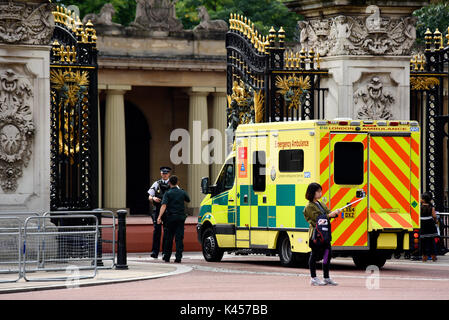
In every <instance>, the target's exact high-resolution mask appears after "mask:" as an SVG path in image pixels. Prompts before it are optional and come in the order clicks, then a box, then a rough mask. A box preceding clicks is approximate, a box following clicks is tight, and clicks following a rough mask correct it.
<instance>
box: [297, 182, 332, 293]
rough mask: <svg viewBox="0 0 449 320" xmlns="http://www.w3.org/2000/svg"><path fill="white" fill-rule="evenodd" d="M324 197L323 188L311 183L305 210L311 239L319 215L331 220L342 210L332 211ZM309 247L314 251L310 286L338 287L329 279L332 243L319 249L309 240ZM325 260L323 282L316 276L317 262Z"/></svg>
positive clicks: (310, 262)
mask: <svg viewBox="0 0 449 320" xmlns="http://www.w3.org/2000/svg"><path fill="white" fill-rule="evenodd" d="M321 196H322V188H321V185H319V184H318V183H315V182H313V183H311V184H309V186H308V187H307V191H306V199H307V200H309V203H308V204H307V206H306V207H305V208H304V217H305V218H306V221H307V222H308V223H309V225H310V227H309V239H310V237H311V235H312V232H313V229H314V228H315V226H316V221H317V218H318V216H319V215H321V214H325V215H326V216H327V218H328V220H330V218H335V217H338V215H339V213H340V210H335V211H332V212H331V211H330V210H329V209H328V208H327V207H326V205H325V204H323V203H321V202H320V201H319V200H320V198H321ZM309 246H310V248H311V249H312V252H311V253H310V258H309V268H310V276H311V278H312V279H311V280H310V284H311V285H313V286H323V285H333V286H336V285H337V283H336V282H335V281H333V280H332V279H331V278H329V267H330V261H331V245H330V243H328V244H326V245H325V246H323V247H317V246H315V245H313V242H312V241H311V240H309ZM321 257H322V259H323V276H324V281H321V280H320V279H319V278H318V277H317V276H316V263H317V261H319V260H321Z"/></svg>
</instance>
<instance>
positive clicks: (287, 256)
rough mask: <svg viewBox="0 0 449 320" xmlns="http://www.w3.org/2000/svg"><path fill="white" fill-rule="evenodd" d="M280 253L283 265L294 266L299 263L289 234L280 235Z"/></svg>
mask: <svg viewBox="0 0 449 320" xmlns="http://www.w3.org/2000/svg"><path fill="white" fill-rule="evenodd" d="M278 254H279V259H280V260H281V265H282V266H283V267H294V266H296V265H297V256H296V254H295V253H294V252H292V247H291V245H290V239H289V238H288V235H287V234H283V235H281V236H280V237H279V240H278Z"/></svg>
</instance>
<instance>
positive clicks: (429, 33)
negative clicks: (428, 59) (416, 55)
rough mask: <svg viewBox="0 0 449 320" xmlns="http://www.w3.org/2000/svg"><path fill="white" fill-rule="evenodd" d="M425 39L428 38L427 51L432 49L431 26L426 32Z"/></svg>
mask: <svg viewBox="0 0 449 320" xmlns="http://www.w3.org/2000/svg"><path fill="white" fill-rule="evenodd" d="M424 35H425V37H424V39H425V40H426V51H430V46H431V45H432V39H433V37H432V32H431V31H430V29H429V28H427V30H426V33H425V34H424Z"/></svg>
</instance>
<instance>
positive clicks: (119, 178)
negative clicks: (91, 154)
mask: <svg viewBox="0 0 449 320" xmlns="http://www.w3.org/2000/svg"><path fill="white" fill-rule="evenodd" d="M127 90H131V86H115V85H114V86H113V85H108V86H107V90H106V110H105V141H104V144H105V146H104V155H103V157H104V171H103V172H104V185H103V191H104V203H103V206H104V207H105V208H108V209H119V208H121V209H123V208H126V137H125V98H124V95H125V92H126V91H127Z"/></svg>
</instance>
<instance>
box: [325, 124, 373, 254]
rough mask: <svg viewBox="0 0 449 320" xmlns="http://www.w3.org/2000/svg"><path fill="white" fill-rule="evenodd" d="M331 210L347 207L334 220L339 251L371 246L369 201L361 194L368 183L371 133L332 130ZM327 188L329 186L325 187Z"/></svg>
mask: <svg viewBox="0 0 449 320" xmlns="http://www.w3.org/2000/svg"><path fill="white" fill-rule="evenodd" d="M329 139H330V140H329V144H328V146H329V148H330V149H329V169H330V170H329V173H330V177H329V180H328V181H329V182H328V183H329V186H326V187H328V190H329V193H328V195H325V194H323V197H325V196H328V197H329V201H328V205H329V209H330V210H331V211H333V210H335V209H338V208H342V207H344V206H346V205H347V204H349V203H352V202H354V201H356V200H359V199H362V200H360V201H359V202H357V203H355V204H353V205H351V206H349V207H347V208H346V209H344V211H343V212H342V213H341V215H340V216H339V217H337V218H335V219H332V222H331V225H332V246H333V248H335V249H336V250H343V249H344V250H366V249H368V202H367V197H364V198H360V194H361V193H362V192H360V191H364V192H365V193H366V192H367V185H368V174H367V173H368V134H367V133H348V132H331V133H330V134H329ZM323 189H325V188H324V187H323Z"/></svg>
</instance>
